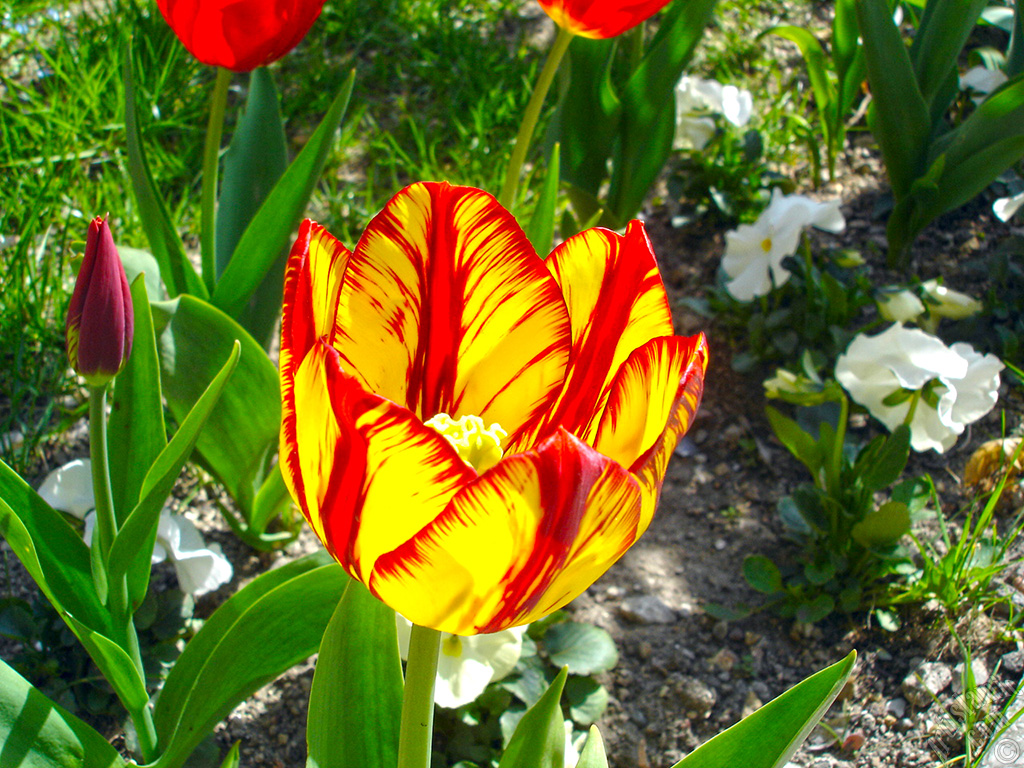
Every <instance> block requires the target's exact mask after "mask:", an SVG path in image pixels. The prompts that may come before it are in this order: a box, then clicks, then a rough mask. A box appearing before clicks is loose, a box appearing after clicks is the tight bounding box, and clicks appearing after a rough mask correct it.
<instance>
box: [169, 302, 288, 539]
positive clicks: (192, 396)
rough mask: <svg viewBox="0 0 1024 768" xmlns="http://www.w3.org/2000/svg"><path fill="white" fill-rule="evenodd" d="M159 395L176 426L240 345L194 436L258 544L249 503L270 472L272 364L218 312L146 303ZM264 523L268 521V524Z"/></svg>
mask: <svg viewBox="0 0 1024 768" xmlns="http://www.w3.org/2000/svg"><path fill="white" fill-rule="evenodd" d="M153 317H154V321H155V322H156V326H157V334H158V346H159V349H160V365H161V375H162V381H163V389H164V397H165V398H166V399H167V404H168V407H169V408H170V410H171V413H172V414H173V415H174V417H175V419H177V420H178V422H179V423H180V422H183V421H184V420H185V416H186V414H188V412H189V410H191V408H192V406H193V405H194V404H195V403H196V401H197V400H198V399H199V397H200V396H201V395H202V393H203V390H204V389H205V387H206V382H208V381H211V380H212V379H213V378H214V376H215V375H216V374H217V371H218V370H219V369H220V366H221V364H222V362H223V360H224V359H225V358H227V357H228V356H229V354H230V353H231V349H232V347H233V346H234V345H235V342H236V340H237V341H238V342H239V343H240V344H241V357H240V359H239V362H238V369H237V373H236V374H235V375H234V376H232V377H231V380H230V381H229V382H228V383H227V385H226V386H225V388H224V391H223V392H222V394H221V397H220V401H219V402H218V404H217V407H216V408H215V409H214V410H213V412H212V413H211V414H210V416H209V418H208V419H207V421H206V425H205V426H204V427H203V429H202V431H201V432H200V433H199V438H198V440H197V441H196V451H197V453H198V454H199V459H200V461H201V463H202V464H203V465H204V466H205V467H206V468H207V469H209V471H210V473H211V474H212V475H213V476H214V477H215V478H216V479H217V480H218V481H219V482H220V483H222V484H223V485H224V487H225V489H227V491H228V493H229V494H230V495H231V497H232V498H233V499H234V500H235V503H236V505H237V506H238V509H239V510H240V511H241V513H242V516H243V518H244V520H245V522H246V525H247V529H246V530H247V531H248V533H249V534H250V537H249V538H246V541H247V542H248V543H250V544H253V545H254V546H259V539H258V538H257V537H258V536H259V534H261V533H263V530H264V529H263V528H255V527H252V525H251V522H252V520H253V508H254V505H255V497H256V494H257V492H258V490H259V488H260V486H261V485H262V484H263V482H264V480H265V478H266V477H267V474H268V472H269V471H270V466H271V459H272V458H273V456H274V455H275V454H276V452H277V444H278V433H279V430H280V428H281V396H280V389H279V388H280V384H279V381H278V374H277V368H276V366H275V365H274V364H273V363H272V362H271V361H270V358H268V357H267V355H266V352H264V350H263V348H262V347H261V346H260V345H259V344H258V343H256V341H254V340H253V338H252V337H251V336H250V335H249V334H248V333H246V331H245V329H243V328H242V327H241V326H240V325H239V324H238V323H236V322H235V321H234V320H232V319H231V318H230V317H228V316H227V315H225V314H224V313H223V312H222V311H221V310H219V309H217V308H216V307H214V306H212V305H210V304H207V303H206V302H205V301H202V300H200V299H197V298H195V297H194V296H180V297H178V298H177V299H174V300H172V301H169V302H158V303H155V304H153ZM268 519H269V518H268Z"/></svg>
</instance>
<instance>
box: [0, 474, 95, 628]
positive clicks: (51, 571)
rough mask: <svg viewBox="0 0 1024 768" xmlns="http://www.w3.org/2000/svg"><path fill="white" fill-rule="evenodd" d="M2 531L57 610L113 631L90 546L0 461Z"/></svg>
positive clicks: (93, 625)
mask: <svg viewBox="0 0 1024 768" xmlns="http://www.w3.org/2000/svg"><path fill="white" fill-rule="evenodd" d="M0 534H2V535H3V537H4V538H5V539H6V540H7V543H8V544H9V545H10V547H11V549H12V550H13V551H14V554H16V555H17V556H18V559H19V560H21V562H22V565H24V566H25V570H27V571H28V572H29V574H31V576H32V578H33V579H35V582H36V584H38V585H39V589H40V590H42V592H43V594H44V595H46V597H47V599H48V600H49V601H50V602H51V603H52V604H53V606H54V607H55V608H57V610H63V611H66V612H67V613H70V614H73V615H74V616H76V617H77V618H78V619H79V620H80V621H81V622H82V623H83V624H86V625H88V626H89V627H91V628H92V629H95V630H97V631H100V632H102V633H103V634H106V635H110V634H112V632H113V631H112V629H111V626H112V625H111V621H110V614H109V613H108V612H107V609H106V608H105V607H104V606H103V605H102V604H101V603H100V601H99V599H98V598H97V596H96V590H95V588H94V587H93V580H92V570H91V566H90V563H89V547H87V546H86V544H85V542H84V541H82V537H81V536H80V535H79V534H78V532H77V531H76V530H75V529H74V528H72V527H71V526H70V525H69V524H68V522H67V521H66V520H65V519H64V517H63V515H61V514H60V513H59V512H57V511H56V510H55V509H53V508H52V507H50V505H49V504H47V503H46V502H45V501H43V500H42V499H41V498H40V497H39V494H37V493H36V492H35V491H34V490H32V489H31V488H30V487H29V486H28V483H26V482H25V481H24V480H23V479H22V478H21V477H20V476H19V475H18V473H17V472H15V471H14V470H13V469H11V468H10V467H8V466H7V465H6V464H5V463H4V462H3V461H0Z"/></svg>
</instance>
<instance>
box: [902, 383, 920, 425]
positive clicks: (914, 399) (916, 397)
mask: <svg viewBox="0 0 1024 768" xmlns="http://www.w3.org/2000/svg"><path fill="white" fill-rule="evenodd" d="M923 395H924V387H921V388H920V389H915V390H914V394H913V395H911V396H910V410H908V411H907V415H906V417H905V418H904V419H903V423H904V424H906V425H907V428H908V429H909V428H910V422H912V421H913V420H914V414H915V413H916V412H917V404H918V403H920V402H921V397H922V396H923Z"/></svg>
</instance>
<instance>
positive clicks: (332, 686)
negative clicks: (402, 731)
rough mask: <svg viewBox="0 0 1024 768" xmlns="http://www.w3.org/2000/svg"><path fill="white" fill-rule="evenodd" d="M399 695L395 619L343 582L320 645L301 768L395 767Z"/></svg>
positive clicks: (354, 585) (353, 583)
mask: <svg viewBox="0 0 1024 768" xmlns="http://www.w3.org/2000/svg"><path fill="white" fill-rule="evenodd" d="M402 690H403V685H402V666H401V662H400V661H399V657H398V635H397V632H396V629H395V612H394V611H393V610H392V609H390V608H388V607H387V606H386V605H384V603H382V602H380V601H379V600H378V599H377V598H375V597H374V596H373V595H371V594H370V592H369V590H367V589H366V587H364V586H363V585H362V584H360V583H359V582H357V581H350V582H349V585H348V588H347V589H346V590H345V596H344V597H343V598H342V599H341V600H340V602H339V603H338V608H337V610H336V611H335V612H334V616H333V617H332V618H331V621H330V623H329V624H328V625H327V630H326V631H325V632H324V636H323V640H322V641H321V643H320V654H319V656H318V657H317V664H316V673H315V674H314V675H313V688H312V690H311V691H310V694H309V718H308V720H307V723H306V744H307V746H308V755H309V757H308V758H307V762H306V766H307V768H364V766H370V765H372V766H377V767H378V768H392V767H393V766H395V765H397V764H398V734H399V727H400V725H401V719H402Z"/></svg>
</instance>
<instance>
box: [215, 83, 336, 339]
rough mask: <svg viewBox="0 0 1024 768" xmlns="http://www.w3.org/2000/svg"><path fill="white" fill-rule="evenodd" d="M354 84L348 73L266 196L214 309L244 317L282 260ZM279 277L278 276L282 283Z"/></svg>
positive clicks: (224, 277)
mask: <svg viewBox="0 0 1024 768" xmlns="http://www.w3.org/2000/svg"><path fill="white" fill-rule="evenodd" d="M354 82H355V72H352V74H350V75H349V77H348V79H347V80H346V81H345V83H344V85H343V86H342V88H341V91H340V92H339V93H338V95H337V97H335V99H334V101H333V102H332V104H331V106H330V109H328V110H327V114H326V115H324V118H323V120H321V121H320V125H319V126H317V129H316V131H314V132H313V135H312V136H311V137H310V139H309V141H308V142H307V143H306V146H305V147H303V148H302V151H301V152H300V153H299V156H298V157H296V158H295V160H294V161H293V162H292V164H291V165H289V166H288V170H287V171H285V173H284V175H283V176H282V177H281V179H280V181H278V183H277V185H276V186H275V187H274V189H273V190H272V191H271V192H270V194H269V195H267V198H266V200H264V201H263V205H261V206H260V209H259V212H258V213H257V214H256V215H255V216H254V217H253V219H252V221H251V222H250V223H249V226H248V227H247V228H246V230H245V233H244V234H243V235H242V237H241V239H240V240H239V241H238V245H237V246H236V247H235V251H234V253H233V254H232V256H231V260H230V262H229V263H228V266H227V269H225V270H224V274H223V275H221V278H220V280H219V281H218V283H217V288H216V289H215V290H214V292H213V298H212V302H213V304H215V305H216V306H218V307H220V308H221V309H222V310H224V312H226V313H227V314H229V315H231V316H232V317H234V318H236V319H238V318H240V317H241V316H242V313H243V310H244V309H245V307H246V305H247V304H248V302H249V299H250V297H252V295H253V294H254V293H255V292H256V289H257V288H258V287H259V286H260V284H261V283H262V282H263V280H264V278H265V277H266V276H267V274H268V273H269V272H271V270H272V269H273V267H274V264H275V262H277V261H278V260H279V259H280V258H281V257H282V255H283V254H284V255H286V254H285V249H286V248H287V246H288V243H289V240H290V239H291V237H292V236H293V233H294V231H295V227H296V225H297V224H298V223H299V220H300V219H301V218H302V214H303V212H304V211H305V210H306V204H307V203H308V202H309V196H310V195H311V194H312V192H313V189H314V187H315V186H316V183H317V181H318V180H319V179H320V174H321V172H322V171H323V167H324V163H325V162H326V161H327V153H328V152H329V151H330V148H331V144H332V143H333V141H334V135H335V133H337V130H338V125H339V124H340V123H341V119H342V117H343V116H344V114H345V110H346V108H347V107H348V100H349V97H350V96H351V95H352V85H353V84H354ZM283 275H284V273H283V271H282V273H281V276H282V279H283ZM280 295H281V290H280V286H279V289H278V296H280Z"/></svg>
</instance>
